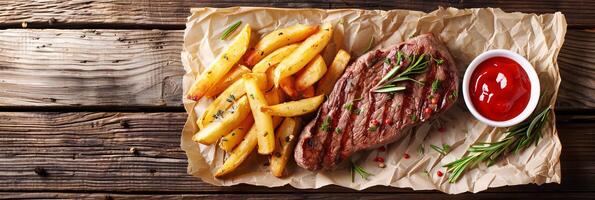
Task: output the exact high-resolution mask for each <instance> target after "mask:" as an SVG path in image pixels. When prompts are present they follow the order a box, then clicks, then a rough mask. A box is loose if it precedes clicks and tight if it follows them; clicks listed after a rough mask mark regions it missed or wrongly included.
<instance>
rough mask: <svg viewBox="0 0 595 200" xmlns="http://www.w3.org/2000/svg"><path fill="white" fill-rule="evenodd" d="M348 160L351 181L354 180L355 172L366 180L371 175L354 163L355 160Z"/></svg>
mask: <svg viewBox="0 0 595 200" xmlns="http://www.w3.org/2000/svg"><path fill="white" fill-rule="evenodd" d="M349 161H350V162H351V182H354V181H355V180H354V179H355V177H354V174H355V173H357V174H359V175H360V176H361V177H362V178H363V179H364V180H368V177H370V176H372V175H373V174H370V173H369V172H367V171H366V170H365V169H364V168H362V167H360V166H358V165H357V164H355V162H353V160H349ZM353 172H355V173H353Z"/></svg>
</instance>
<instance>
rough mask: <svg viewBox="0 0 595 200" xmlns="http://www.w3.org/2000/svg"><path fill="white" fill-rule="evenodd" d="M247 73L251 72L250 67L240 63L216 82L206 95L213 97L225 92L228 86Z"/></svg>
mask: <svg viewBox="0 0 595 200" xmlns="http://www.w3.org/2000/svg"><path fill="white" fill-rule="evenodd" d="M247 73H250V69H248V67H246V66H244V65H238V66H235V67H233V68H232V69H231V70H230V71H229V72H227V74H225V77H224V78H223V79H221V80H219V82H218V83H217V84H215V85H214V86H213V87H212V88H211V89H209V90H208V91H207V93H206V94H205V97H208V98H213V97H215V96H217V95H218V94H220V93H221V92H223V90H225V89H226V88H228V87H229V86H230V85H231V84H233V83H234V82H236V81H237V80H239V79H241V78H242V75H244V74H247Z"/></svg>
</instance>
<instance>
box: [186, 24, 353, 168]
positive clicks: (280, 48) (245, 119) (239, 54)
mask: <svg viewBox="0 0 595 200" xmlns="http://www.w3.org/2000/svg"><path fill="white" fill-rule="evenodd" d="M250 35H251V27H250V25H246V26H244V27H243V29H242V30H241V31H240V32H239V33H238V34H237V35H236V36H235V37H234V39H233V40H232V41H231V43H230V44H229V46H227V48H226V49H225V50H223V52H222V53H221V54H220V55H219V56H218V57H217V58H216V59H215V60H214V61H213V62H212V63H211V64H210V65H209V66H208V67H207V68H206V70H205V71H204V72H202V73H200V74H199V75H198V77H197V78H196V80H195V82H194V84H193V85H192V87H191V88H190V90H189V91H188V93H187V96H186V97H187V98H188V99H193V100H198V99H201V98H203V97H206V98H213V99H214V100H213V102H212V103H211V104H210V105H209V106H208V107H207V109H206V111H205V112H204V114H202V116H199V119H198V120H197V122H196V123H197V125H198V127H199V128H200V131H198V133H196V134H195V135H194V137H193V140H194V141H195V142H198V143H201V144H205V145H211V144H217V143H218V145H219V147H220V148H221V149H223V150H224V151H226V152H227V153H229V156H228V157H227V158H226V159H225V161H224V164H223V166H221V167H220V168H219V169H218V170H217V172H216V173H215V177H222V176H224V175H226V174H229V173H231V172H233V171H234V170H235V169H237V168H238V166H240V165H241V164H242V162H243V161H245V160H246V158H247V157H248V156H249V155H250V154H251V153H252V152H253V151H254V149H255V148H257V147H258V148H257V152H258V153H259V154H262V155H266V156H269V157H270V161H269V163H270V171H271V173H272V174H273V175H274V176H277V177H281V176H283V175H284V171H285V166H286V165H287V162H288V160H289V159H290V158H291V157H292V155H293V148H294V146H295V143H296V140H297V137H298V134H299V133H300V132H301V124H302V120H301V118H300V116H302V115H305V114H308V113H312V112H314V111H316V110H317V109H318V107H319V106H320V105H321V104H322V102H323V101H324V98H325V96H326V95H328V94H329V93H330V92H331V90H332V88H333V85H334V84H335V82H336V81H337V79H338V78H339V77H340V76H341V74H342V73H343V71H344V70H345V67H346V66H347V63H348V62H349V59H350V55H349V53H347V52H346V51H344V50H339V52H338V53H337V54H336V56H335V58H334V60H333V62H332V63H331V65H330V66H328V67H327V65H326V63H325V61H324V59H323V58H322V56H321V55H320V53H321V52H322V51H323V49H324V48H325V47H326V46H327V44H328V43H329V41H330V40H331V37H332V35H333V27H332V25H331V24H324V25H321V26H312V25H302V24H297V25H293V26H289V27H286V28H282V29H278V30H275V31H273V32H271V33H269V34H267V35H265V36H264V37H262V39H260V41H258V42H257V43H256V44H255V45H254V46H253V47H251V46H250V37H251V36H250ZM275 128H276V130H275ZM285 174H287V173H285Z"/></svg>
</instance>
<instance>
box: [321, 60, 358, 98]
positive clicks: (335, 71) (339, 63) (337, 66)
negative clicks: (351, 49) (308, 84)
mask: <svg viewBox="0 0 595 200" xmlns="http://www.w3.org/2000/svg"><path fill="white" fill-rule="evenodd" d="M350 58H351V56H350V55H349V53H347V52H346V51H345V50H343V49H341V50H339V52H337V55H336V56H335V59H334V60H333V63H332V64H331V66H330V67H329V69H328V71H327V73H326V74H325V75H324V76H323V77H322V78H321V79H320V80H319V81H318V83H317V84H316V94H324V95H329V94H330V93H331V91H332V90H333V87H334V86H335V82H337V79H339V77H341V75H342V74H343V71H345V68H346V67H347V64H348V63H349V59H350Z"/></svg>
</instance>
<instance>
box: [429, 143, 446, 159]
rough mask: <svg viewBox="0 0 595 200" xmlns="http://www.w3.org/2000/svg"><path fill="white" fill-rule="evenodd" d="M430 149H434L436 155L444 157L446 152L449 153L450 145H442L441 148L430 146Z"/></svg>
mask: <svg viewBox="0 0 595 200" xmlns="http://www.w3.org/2000/svg"><path fill="white" fill-rule="evenodd" d="M430 147H432V149H434V150H435V151H437V152H438V153H440V154H442V155H443V156H445V155H446V154H448V152H450V145H448V144H443V145H442V147H438V146H436V145H433V144H432V145H430Z"/></svg>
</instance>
